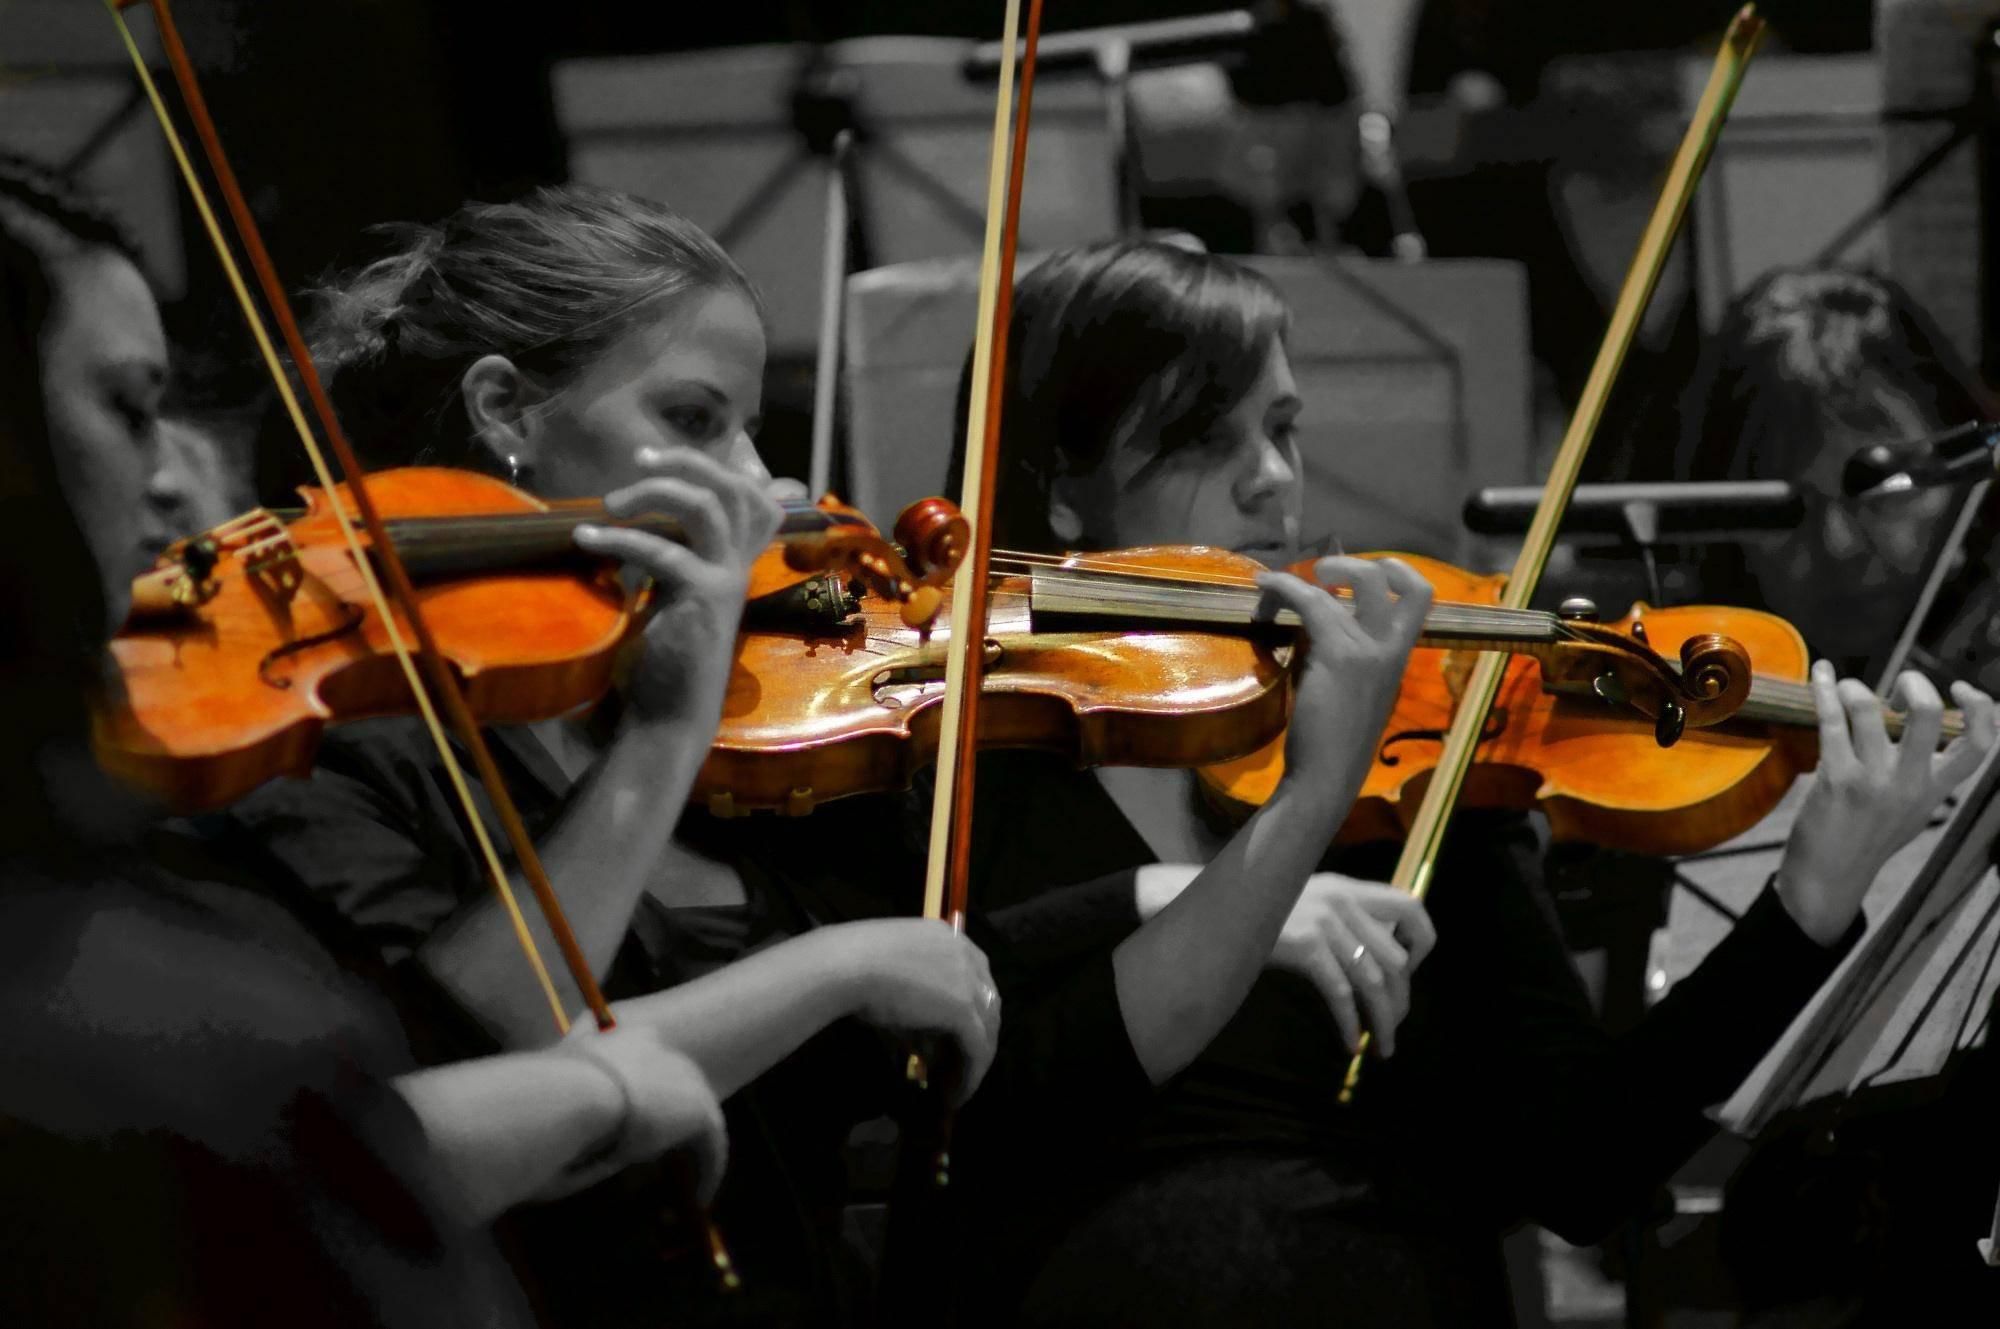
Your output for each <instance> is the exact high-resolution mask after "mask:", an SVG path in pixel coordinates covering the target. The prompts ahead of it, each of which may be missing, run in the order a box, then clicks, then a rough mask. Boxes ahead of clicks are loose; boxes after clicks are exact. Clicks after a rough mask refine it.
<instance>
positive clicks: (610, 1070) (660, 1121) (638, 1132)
mask: <svg viewBox="0 0 2000 1329" xmlns="http://www.w3.org/2000/svg"><path fill="white" fill-rule="evenodd" d="M555 1055H564V1056H575V1057H579V1058H581V1059H583V1060H586V1061H590V1062H594V1063H596V1067H597V1069H598V1070H600V1071H602V1072H604V1073H605V1074H606V1075H608V1076H609V1077H610V1078H611V1079H612V1080H614V1081H616V1082H617V1085H618V1087H619V1089H620V1091H621V1093H620V1103H619V1110H620V1112H622V1113H625V1114H626V1115H625V1116H624V1119H623V1123H622V1125H621V1127H620V1128H619V1133H618V1134H617V1135H616V1137H615V1144H616V1148H615V1150H614V1151H613V1152H612V1153H610V1154H608V1155H601V1156H596V1157H591V1156H588V1155H586V1156H585V1157H583V1158H582V1159H580V1165H579V1166H576V1167H572V1168H571V1169H570V1170H569V1171H567V1172H565V1173H564V1174H563V1175H562V1176H560V1177H558V1178H557V1179H556V1182H555V1183H554V1185H553V1186H552V1187H551V1188H550V1190H549V1191H548V1192H546V1193H545V1194H544V1195H543V1196H542V1197H541V1198H543V1199H548V1198H552V1197H553V1196H556V1195H567V1194H569V1193H571V1192H572V1191H577V1190H581V1189H583V1188H584V1187H586V1186H589V1185H592V1184H594V1183H596V1182H597V1181H599V1180H602V1179H603V1178H605V1177H608V1176H610V1175H612V1174H613V1173H615V1172H619V1171H621V1170H623V1169H624V1168H627V1167H629V1166H631V1165H632V1164H634V1163H643V1162H647V1161H650V1160H652V1159H654V1158H658V1157H660V1156H661V1155H662V1154H666V1153H668V1152H671V1151H675V1150H678V1151H680V1152H682V1153H684V1154H686V1155H687V1157H688V1158H689V1159H690V1160H691V1161H692V1162H693V1164H694V1172H695V1189H696V1192H697V1194H698V1195H699V1197H700V1199H701V1202H702V1203H703V1204H707V1203H709V1202H710V1201H711V1200H713V1199H714V1198H715V1192H716V1188H717V1187H719V1186H720V1185H721V1184H722V1172H723V1167H724V1165H725V1163H726V1162H727V1160H728V1157H729V1135H728V1131H727V1129H726V1127H725V1126H724V1124H723V1119H722V1105H721V1104H720V1103H719V1102H717V1101H716V1097H715V1093H714V1091H713V1090H712V1089H710V1088H709V1084H708V1078H707V1077H706V1076H704V1075H703V1074H702V1072H701V1068H700V1067H699V1066H697V1065H695V1063H694V1062H693V1061H691V1060H689V1059H688V1058H687V1057H685V1056H683V1055H682V1054H681V1053H679V1052H677V1051H675V1050H674V1049H673V1048H671V1047H668V1046H667V1045H666V1043H665V1042H663V1041H662V1040H661V1038H660V1036H659V1034H658V1033H657V1032H655V1031H653V1030H649V1029H644V1028H638V1029H613V1030H612V1031H611V1032H609V1033H599V1032H598V1031H597V1030H596V1029H594V1028H591V1027H589V1026H588V1025H583V1024H579V1025H578V1026H577V1027H576V1028H575V1029H574V1030H573V1031H572V1032H571V1034H570V1037H569V1038H568V1039H567V1040H565V1041H564V1042H562V1043H559V1044H557V1045H556V1053H555ZM592 1152H593V1153H594V1152H595V1151H594V1150H593V1151H592Z"/></svg>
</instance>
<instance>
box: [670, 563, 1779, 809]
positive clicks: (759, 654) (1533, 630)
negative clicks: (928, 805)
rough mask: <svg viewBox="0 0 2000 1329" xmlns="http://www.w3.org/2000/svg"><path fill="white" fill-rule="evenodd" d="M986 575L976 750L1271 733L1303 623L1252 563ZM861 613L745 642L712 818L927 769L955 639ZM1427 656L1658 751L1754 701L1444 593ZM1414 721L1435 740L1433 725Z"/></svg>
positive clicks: (1642, 653)
mask: <svg viewBox="0 0 2000 1329" xmlns="http://www.w3.org/2000/svg"><path fill="white" fill-rule="evenodd" d="M993 567H994V574H993V576H992V579H991V581H992V585H991V588H990V592H989V603H990V606H991V607H990V609H989V612H988V615H987V621H986V631H985V638H984V650H983V651H982V652H981V655H982V667H981V676H982V686H981V694H982V701H981V707H980V715H979V727H978V733H977V741H978V746H980V747H982V748H985V747H1034V748H1041V749H1044V750H1047V751H1052V752H1057V753H1060V754H1062V755H1063V756H1065V757H1067V758H1068V759H1070V760H1071V761H1073V762H1075V763H1076V764H1077V765H1079V766H1099V765H1106V766H1168V767H1183V768H1191V767H1199V766H1205V765H1208V764H1210V763H1214V762H1219V761H1224V760H1227V759H1230V758H1235V757H1240V756H1242V755H1243V754H1245V753H1247V752H1251V751H1253V750H1255V749H1257V748H1258V747H1259V746H1260V745H1264V744H1267V743H1273V740H1274V739H1275V738H1276V737H1277V736H1278V735H1280V734H1281V733H1282V731H1283V726H1284V723H1285V720H1286V719H1287V716H1288V714H1289V706H1290V688H1289V686H1288V684H1287V682H1286V670H1287V662H1288V652H1289V645H1288V643H1289V640H1290V635H1291V634H1290V632H1289V631H1287V629H1288V628H1290V627H1293V626H1296V620H1295V619H1294V618H1293V617H1292V616H1291V614H1290V613H1289V611H1286V612H1284V613H1281V614H1279V615H1278V616H1277V617H1276V618H1273V619H1266V618H1263V617H1261V616H1260V613H1261V611H1260V605H1261V601H1262V596H1261V593H1260V592H1259V591H1258V589H1257V587H1256V585H1255V583H1254V581H1253V580H1252V577H1253V576H1254V574H1255V573H1257V572H1259V571H1261V567H1260V565H1259V564H1257V563H1256V562H1254V561H1253V560H1251V559H1249V558H1246V557H1244V556H1242V555H1239V554H1234V553H1231V552H1229V551H1227V550H1220V549H1211V548H1206V547H1201V546H1193V547H1171V546H1161V547H1153V548H1145V549H1130V550H1122V551H1118V552H1112V553H1092V554H1087V555H1073V556H1070V557H1067V558H1059V557H1052V556H1044V555H1024V554H1013V553H1007V552H1004V551H996V552H995V553H994V555H993ZM1440 589H1441V590H1443V589H1444V588H1442V587H1441V588H1440ZM852 609H853V613H852V617H850V618H847V619H845V620H844V621H842V622H840V623H838V624H834V625H827V624H825V623H795V624H793V625H791V626H786V625H783V624H782V623H770V624H766V625H763V626H761V627H760V628H759V630H758V631H756V632H753V633H750V634H748V635H746V637H745V638H744V640H743V642H742V643H741V645H740V648H739V651H738V655H737V660H736V666H735V672H734V673H733V674H732V676H731V680H730V687H729V693H728V696H727V699H726V700H725V702H724V704H723V716H722V726H721V729H720V731H719V732H718V734H717V736H716V740H715V744H714V747H713V748H712V749H711V751H710V754H709V759H708V761H707V762H706V763H705V765H704V766H703V768H702V771H701V773H700V775H699V777H698V778H697V780H696V783H695V788H694V797H695V799H696V800H697V801H699V802H703V803H705V804H706V805H707V806H708V807H709V808H710V810H711V811H714V812H716V813H718V814H722V815H728V814H730V813H735V812H743V811H749V810H753V809H777V810H780V811H784V812H790V813H804V812H808V811H810V810H811V809H812V808H813V807H814V806H815V805H816V804H818V803H822V802H826V801H828V800H830V799H834V798H840V797H844V796H846V795H849V794H857V793H864V792H871V791H879V790H888V789H896V788H902V787H906V786H907V785H908V784H909V781H910V778H911V776H912V775H913V774H914V773H915V772H916V771H917V770H918V769H919V768H920V767H922V766H924V765H925V764H927V763H928V762H930V761H932V760H933V759H934V758H935V757H936V753H937V748H938V729H939V710H940V703H941V702H942V700H943V697H944V660H945V650H946V648H947V646H948V640H947V634H945V633H943V632H938V633H929V632H924V631H920V630H917V629H914V628H911V627H910V626H908V625H907V624H906V623H905V622H904V621H903V620H902V619H901V617H900V616H898V615H897V614H895V613H894V612H893V611H892V607H890V606H886V605H878V604H873V603H870V602H868V601H867V600H865V599H863V600H861V601H858V602H856V603H854V604H853V605H852ZM1422 640H1423V641H1425V642H1427V643H1430V644H1432V645H1433V646H1436V647H1438V648H1441V649H1438V650H1434V651H1428V652H1425V653H1424V654H1426V655H1432V656H1442V655H1444V654H1445V652H1446V650H1447V649H1452V648H1457V649H1460V650H1467V649H1474V648H1476V649H1481V650H1493V651H1504V652H1509V653H1513V654H1515V655H1516V656H1518V657H1519V659H1518V660H1517V661H1516V665H1517V667H1518V668H1520V669H1521V670H1522V677H1523V678H1524V679H1526V678H1530V677H1533V678H1539V679H1541V680H1543V681H1544V683H1545V685H1547V686H1551V687H1561V688H1565V689H1568V690H1569V691H1572V692H1581V693H1584V694H1586V695H1589V696H1590V697H1591V700H1590V701H1589V702H1588V703H1586V704H1587V705H1589V706H1592V707H1595V708H1596V710H1598V711H1600V712H1609V711H1611V710H1612V707H1609V706H1607V705H1606V704H1605V702H1606V700H1609V701H1612V702H1614V703H1615V704H1616V705H1617V706H1618V708H1619V709H1620V710H1621V711H1623V712H1625V713H1626V714H1629V715H1631V716H1633V717H1635V718H1634V719H1631V720H1626V721H1622V723H1624V724H1625V725H1626V727H1627V728H1628V729H1631V728H1636V729H1638V730H1639V731H1640V732H1643V733H1645V734H1646V735H1647V736H1648V738H1647V741H1648V742H1649V743H1651V744H1655V745H1659V744H1666V743H1672V742H1673V741H1674V740H1676V739H1678V738H1679V737H1680V734H1681V732H1682V730H1683V728H1701V727H1704V726H1709V725H1714V724H1719V723H1721V722H1722V721H1723V720H1724V719H1725V718H1727V717H1728V716H1729V715H1730V714H1732V713H1733V712H1734V711H1735V710H1736V708H1737V706H1738V705H1740V704H1741V703H1742V701H1743V699H1744V697H1745V696H1746V695H1747V694H1748V692H1749V689H1750V663H1749V658H1748V657H1747V656H1746V655H1745V654H1744V652H1743V650H1742V648H1741V647H1739V646H1738V645H1737V644H1736V643H1735V642H1733V641H1730V640H1728V639H1727V638H1725V637H1723V636H1720V635H1717V634H1714V633H1708V632H1702V633H1692V634H1687V638H1686V640H1685V641H1677V642H1676V643H1675V648H1676V650H1677V651H1678V652H1679V656H1680V658H1679V660H1678V662H1676V663H1670V662H1668V661H1667V660H1664V659H1662V658H1661V657H1660V656H1659V655H1658V654H1656V653H1655V650H1654V649H1653V647H1651V646H1649V645H1648V644H1647V643H1646V642H1645V641H1644V640H1643V639H1641V638H1638V637H1635V636H1633V635H1631V634H1630V633H1625V632H1620V631H1617V630H1614V629H1612V628H1608V627H1604V626H1602V625H1598V624H1592V623H1565V622H1562V621H1561V620H1559V619H1558V618H1557V616H1555V615H1553V614H1545V613H1539V612H1533V611H1517V610H1508V609H1501V608H1498V607H1494V606H1492V605H1491V604H1490V602H1489V603H1486V604H1479V603H1459V602H1453V601H1451V600H1448V599H1446V598H1445V597H1444V596H1443V595H1441V596H1440V598H1439V601H1438V602H1437V603H1434V604H1433V605H1432V607H1431V610H1430V614H1429V616H1428V617H1427V619H1426V621H1425V626H1424V635H1423V638H1422ZM1530 660H1532V661H1533V663H1532V664H1529V663H1528V661H1530ZM1423 723H1424V724H1425V726H1426V727H1427V728H1433V729H1434V728H1437V727H1438V724H1437V721H1436V720H1434V719H1433V718H1431V717H1430V716H1428V715H1426V716H1425V717H1424V719H1423ZM1270 751H1271V752H1272V753H1273V754H1275V752H1276V751H1277V746H1276V745H1274V746H1273V747H1272V748H1271V749H1270ZM1667 760H1668V761H1669V762H1670V761H1671V760H1672V759H1671V758H1669V759H1667ZM1263 769H1269V767H1268V763H1266V765H1265V766H1264V767H1263ZM1272 778H1273V779H1274V780H1275V775H1273V777H1272Z"/></svg>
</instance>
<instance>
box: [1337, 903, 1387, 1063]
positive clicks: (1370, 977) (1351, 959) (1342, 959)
mask: <svg viewBox="0 0 2000 1329" xmlns="http://www.w3.org/2000/svg"><path fill="white" fill-rule="evenodd" d="M1325 932H1326V935H1327V937H1328V938H1329V939H1330V940H1331V941H1332V943H1333V954H1334V959H1335V960H1336V961H1337V962H1338V963H1339V965H1340V968H1341V970H1342V972H1344V973H1345V974H1346V976H1347V981H1348V984H1349V985H1350V986H1351V987H1352V988H1353V989H1354V996H1355V999H1356V1001H1357V1002H1358V1004H1359V1006H1360V1009H1361V1012H1362V1014H1363V1015H1364V1016H1365V1017H1366V1025H1367V1028H1368V1029H1370V1030H1371V1031H1373V1033H1374V1035H1375V1046H1376V1048H1377V1049H1378V1050H1380V1052H1381V1053H1382V1055H1383V1056H1385V1057H1386V1056H1388V1055H1389V1054H1390V1053H1391V1052H1392V1051H1394V1042H1395V1030H1396V1021H1395V1017H1394V1004H1393V1000H1392V998H1391V997H1390V995H1389V983H1388V979H1387V977H1386V976H1385V975H1384V974H1383V972H1382V966H1381V965H1379V964H1377V963H1376V962H1375V957H1374V956H1372V955H1370V954H1369V953H1368V949H1367V946H1366V944H1365V943H1363V942H1362V940H1361V938H1360V937H1358V936H1357V935H1355V933H1354V931H1353V930H1352V929H1351V928H1349V927H1348V925H1347V920H1346V919H1345V918H1344V917H1342V916H1341V914H1340V913H1339V912H1338V911H1337V910H1336V911H1334V912H1331V913H1329V914H1328V915H1327V918H1326V924H1325ZM1357 1045H1358V1044H1357Z"/></svg>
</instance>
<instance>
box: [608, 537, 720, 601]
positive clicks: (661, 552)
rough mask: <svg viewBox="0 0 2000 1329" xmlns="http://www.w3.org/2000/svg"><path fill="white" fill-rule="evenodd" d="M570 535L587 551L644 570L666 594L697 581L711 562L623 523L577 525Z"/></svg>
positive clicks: (690, 550) (705, 574)
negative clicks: (622, 525)
mask: <svg viewBox="0 0 2000 1329" xmlns="http://www.w3.org/2000/svg"><path fill="white" fill-rule="evenodd" d="M573 538H574V539H575V541H576V545H577V548H579V549H582V550H584V551H585V552H587V553H592V554H601V555H603V556H604V557H606V558H615V559H617V560H618V561H619V562H621V563H624V564H625V565H626V566H628V567H632V568H636V569H638V570H639V571H640V572H643V573H645V574H646V575H647V576H648V577H651V578H652V579H653V580H654V581H655V582H657V583H659V585H660V587H661V588H662V590H663V591H665V592H667V593H668V594H669V595H671V594H672V593H673V592H675V591H678V590H679V589H680V588H682V587H685V586H689V585H695V584H699V583H700V582H701V581H702V580H703V579H704V577H706V576H707V575H708V573H709V572H710V570H711V569H712V568H713V566H714V565H713V564H711V563H709V562H707V561H706V560H704V559H703V558H702V556H701V555H700V554H698V553H696V552H695V551H694V550H692V549H689V548H687V547H686V546H685V545H677V544H675V543H674V542H673V541H671V540H665V539H662V538H660V537H659V536H657V535H648V534H647V533H646V532H644V531H635V530H631V529H629V528H625V527H618V526H579V527H577V528H576V533H575V535H574V537H573Z"/></svg>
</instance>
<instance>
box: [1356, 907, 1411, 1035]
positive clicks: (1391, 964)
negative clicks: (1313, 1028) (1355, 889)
mask: <svg viewBox="0 0 2000 1329" xmlns="http://www.w3.org/2000/svg"><path fill="white" fill-rule="evenodd" d="M1349 927H1350V930H1351V931H1352V932H1353V933H1354V935H1355V937H1356V938H1357V939H1358V940H1359V942H1360V945H1361V954H1360V958H1359V959H1358V960H1356V961H1355V966H1354V972H1355V978H1356V987H1357V988H1358V989H1359V990H1360V993H1361V999H1362V1001H1363V1002H1364V1003H1366V1005H1367V1008H1368V1025H1369V1028H1371V1029H1373V1030H1374V1031H1375V1041H1376V1043H1377V1045H1379V1046H1380V1047H1381V1049H1382V1055H1383V1056H1385V1057H1389V1056H1394V1055H1395V1052H1396V1030H1397V1028H1398V1027H1399V1026H1400V1025H1401V1024H1402V1023H1403V1016H1404V1015H1405V1014H1406V1013H1407V1012H1408V1011H1409V1009H1410V987H1409V981H1408V973H1407V969H1408V965H1409V956H1408V954H1407V953H1405V952H1404V950H1403V948H1402V947H1401V946H1399V945H1397V944H1396V940H1395V938H1393V937H1391V936H1390V935H1389V932H1388V929H1386V928H1384V927H1383V926H1382V925H1381V924H1380V923H1377V922H1376V921H1375V920H1374V919H1372V918H1369V917H1368V916H1367V915H1366V914H1361V913H1359V912H1358V911H1357V913H1356V915H1355V916H1354V917H1353V918H1351V919H1350V920H1349ZM1353 954H1354V953H1353V952H1349V956H1350V958H1352V957H1353Z"/></svg>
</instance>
